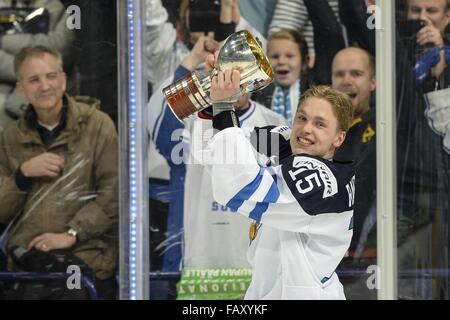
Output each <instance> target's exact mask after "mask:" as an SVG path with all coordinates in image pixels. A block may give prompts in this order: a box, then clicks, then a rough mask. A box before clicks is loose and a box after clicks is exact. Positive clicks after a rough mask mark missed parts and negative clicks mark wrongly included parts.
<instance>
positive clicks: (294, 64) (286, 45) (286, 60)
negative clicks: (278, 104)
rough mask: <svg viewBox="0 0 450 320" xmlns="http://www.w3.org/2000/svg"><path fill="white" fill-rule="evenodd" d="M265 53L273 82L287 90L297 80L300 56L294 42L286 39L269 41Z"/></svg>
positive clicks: (300, 62) (300, 65)
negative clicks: (272, 73) (272, 72)
mask: <svg viewBox="0 0 450 320" xmlns="http://www.w3.org/2000/svg"><path fill="white" fill-rule="evenodd" d="M267 52H268V55H267V56H268V58H269V60H270V64H271V65H272V68H273V70H274V76H275V77H274V78H275V81H276V82H277V83H278V84H279V85H280V86H282V87H284V88H289V87H290V86H291V85H292V84H294V83H295V82H296V81H298V80H299V78H300V73H301V71H302V54H301V52H300V48H299V46H298V44H297V43H296V42H294V41H293V40H288V39H276V38H275V39H271V40H270V41H269V43H268V44H267Z"/></svg>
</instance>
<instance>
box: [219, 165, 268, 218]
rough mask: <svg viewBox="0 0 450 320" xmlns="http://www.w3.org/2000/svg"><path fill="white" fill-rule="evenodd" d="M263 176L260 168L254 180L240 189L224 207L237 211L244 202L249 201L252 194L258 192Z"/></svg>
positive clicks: (262, 169) (262, 170)
mask: <svg viewBox="0 0 450 320" xmlns="http://www.w3.org/2000/svg"><path fill="white" fill-rule="evenodd" d="M263 174H264V168H263V167H260V170H259V172H258V174H257V175H256V178H255V179H254V180H253V181H252V182H250V183H249V184H248V185H246V186H245V187H244V188H242V190H241V191H239V192H238V193H236V195H235V196H234V197H233V198H232V199H231V200H230V201H228V203H227V204H226V206H227V207H228V208H230V209H231V210H235V211H237V209H239V207H240V206H242V204H243V203H244V201H246V200H248V199H250V197H251V196H252V194H253V193H255V191H256V190H258V188H259V186H260V184H261V181H262V178H263Z"/></svg>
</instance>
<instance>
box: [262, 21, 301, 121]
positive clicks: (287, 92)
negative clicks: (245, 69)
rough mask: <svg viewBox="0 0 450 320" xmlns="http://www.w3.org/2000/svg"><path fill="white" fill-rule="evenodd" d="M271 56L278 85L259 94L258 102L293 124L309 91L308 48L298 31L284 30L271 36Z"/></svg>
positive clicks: (274, 83) (275, 83)
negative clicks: (303, 98) (300, 103)
mask: <svg viewBox="0 0 450 320" xmlns="http://www.w3.org/2000/svg"><path fill="white" fill-rule="evenodd" d="M267 56H268V58H269V60H270V63H271V65H272V68H273V71H274V82H273V83H271V84H270V85H269V86H268V87H266V88H264V89H263V90H261V91H257V92H255V93H254V99H255V100H256V101H258V102H259V103H261V104H263V105H265V106H266V107H267V108H269V109H272V110H273V111H275V112H276V113H278V114H280V115H282V116H283V117H284V118H285V119H286V120H287V121H288V123H289V124H291V123H292V122H293V115H294V113H295V106H297V104H298V101H299V99H300V96H301V93H302V91H304V90H306V88H307V87H308V81H307V78H306V75H307V68H308V45H307V44H306V41H305V40H304V38H303V36H302V35H301V34H299V33H298V32H297V31H294V30H289V29H285V30H280V31H278V32H275V33H272V34H271V35H270V36H269V39H268V42H267Z"/></svg>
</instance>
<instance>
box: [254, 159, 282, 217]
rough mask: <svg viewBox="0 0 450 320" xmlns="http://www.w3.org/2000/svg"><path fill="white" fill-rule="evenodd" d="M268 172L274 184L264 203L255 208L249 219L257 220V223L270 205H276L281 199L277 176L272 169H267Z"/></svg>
mask: <svg viewBox="0 0 450 320" xmlns="http://www.w3.org/2000/svg"><path fill="white" fill-rule="evenodd" d="M267 171H269V173H270V175H271V176H272V178H273V183H272V185H271V186H270V189H269V191H268V192H267V194H266V196H265V197H264V200H263V202H258V203H257V204H256V206H255V208H254V209H253V210H252V211H251V212H250V214H249V217H250V218H251V219H253V220H256V221H257V222H259V221H260V220H261V217H262V215H263V213H264V212H266V211H267V208H268V207H269V203H275V202H276V201H277V200H278V198H279V197H280V191H279V190H278V187H277V176H276V174H275V172H274V171H273V169H272V168H270V167H269V168H267Z"/></svg>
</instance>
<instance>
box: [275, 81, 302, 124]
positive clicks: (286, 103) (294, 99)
mask: <svg viewBox="0 0 450 320" xmlns="http://www.w3.org/2000/svg"><path fill="white" fill-rule="evenodd" d="M300 95H301V84H300V81H297V82H295V83H294V84H293V85H292V86H291V87H290V88H289V90H285V89H283V88H282V87H281V86H279V85H278V84H275V90H274V91H273V96H272V106H271V109H272V110H273V111H274V112H276V113H278V114H280V115H281V116H283V117H284V118H285V119H286V120H287V121H288V123H289V124H292V122H293V117H292V114H293V113H295V109H296V108H297V104H298V101H299V99H300Z"/></svg>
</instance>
